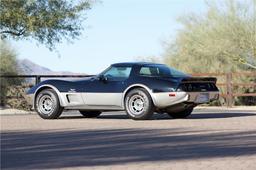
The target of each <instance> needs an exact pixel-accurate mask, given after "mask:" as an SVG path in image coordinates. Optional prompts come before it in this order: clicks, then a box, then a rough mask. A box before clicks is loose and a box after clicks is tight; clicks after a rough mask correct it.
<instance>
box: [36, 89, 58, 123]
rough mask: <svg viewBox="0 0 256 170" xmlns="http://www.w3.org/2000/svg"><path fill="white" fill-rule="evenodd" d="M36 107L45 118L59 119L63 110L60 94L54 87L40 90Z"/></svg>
mask: <svg viewBox="0 0 256 170" xmlns="http://www.w3.org/2000/svg"><path fill="white" fill-rule="evenodd" d="M35 109H36V111H37V113H38V115H39V116H40V117H41V118H43V119H57V118H58V117H59V116H60V115H61V113H62V111H63V107H61V106H60V102H59V98H58V95H57V94H56V92H55V91H54V90H52V89H45V90H42V91H41V92H39V94H38V95H37V96H36V100H35Z"/></svg>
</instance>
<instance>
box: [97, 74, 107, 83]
mask: <svg viewBox="0 0 256 170" xmlns="http://www.w3.org/2000/svg"><path fill="white" fill-rule="evenodd" d="M99 80H100V81H103V82H106V81H108V78H107V77H105V76H104V75H100V76H99Z"/></svg>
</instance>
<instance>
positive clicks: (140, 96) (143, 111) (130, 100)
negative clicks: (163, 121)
mask: <svg viewBox="0 0 256 170" xmlns="http://www.w3.org/2000/svg"><path fill="white" fill-rule="evenodd" d="M125 110H126V113H127V115H128V116H129V117H130V118H132V119H134V120H145V119H150V118H151V117H152V115H153V113H154V104H153V101H152V99H151V96H150V94H149V93H148V92H147V91H146V90H145V89H143V88H138V89H134V90H131V91H130V92H129V93H128V94H127V95H126V97H125Z"/></svg>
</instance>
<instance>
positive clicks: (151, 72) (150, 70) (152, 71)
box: [139, 67, 159, 76]
mask: <svg viewBox="0 0 256 170" xmlns="http://www.w3.org/2000/svg"><path fill="white" fill-rule="evenodd" d="M139 74H140V75H142V76H158V75H159V69H158V68H157V67H141V69H140V72H139Z"/></svg>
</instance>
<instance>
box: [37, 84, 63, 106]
mask: <svg viewBox="0 0 256 170" xmlns="http://www.w3.org/2000/svg"><path fill="white" fill-rule="evenodd" d="M45 89H52V90H54V91H55V92H56V94H57V96H58V98H59V101H60V105H61V106H63V101H62V98H61V95H60V91H59V90H58V89H57V88H56V87H54V86H53V85H50V84H44V85H42V86H40V87H38V88H37V89H36V91H35V93H34V99H33V107H34V108H35V102H36V97H37V95H38V94H39V93H40V92H41V91H43V90H45Z"/></svg>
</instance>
